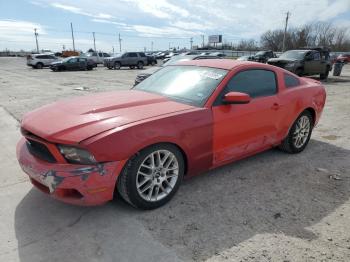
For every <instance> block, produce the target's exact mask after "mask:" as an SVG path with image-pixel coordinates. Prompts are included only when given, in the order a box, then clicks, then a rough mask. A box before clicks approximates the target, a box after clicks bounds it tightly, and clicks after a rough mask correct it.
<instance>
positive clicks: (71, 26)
mask: <svg viewBox="0 0 350 262" xmlns="http://www.w3.org/2000/svg"><path fill="white" fill-rule="evenodd" d="M70 30H71V31H72V41H73V51H75V44H74V33H73V24H72V22H71V23H70Z"/></svg>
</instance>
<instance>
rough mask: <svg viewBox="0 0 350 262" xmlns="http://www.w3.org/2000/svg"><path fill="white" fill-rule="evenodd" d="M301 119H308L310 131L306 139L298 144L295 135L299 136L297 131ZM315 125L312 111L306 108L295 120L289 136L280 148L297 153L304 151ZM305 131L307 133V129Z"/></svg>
mask: <svg viewBox="0 0 350 262" xmlns="http://www.w3.org/2000/svg"><path fill="white" fill-rule="evenodd" d="M301 119H307V120H308V123H309V128H308V129H309V131H308V134H307V137H306V136H305V138H306V140H305V141H303V142H302V144H301V145H297V140H296V139H295V136H297V135H296V134H295V133H296V132H297V129H298V127H299V126H298V125H299V124H300V122H299V121H301ZM313 127H314V119H313V117H312V115H311V113H310V112H309V111H307V110H306V111H304V112H303V113H301V114H300V115H299V116H298V118H297V119H296V120H295V122H294V123H293V125H292V127H291V129H290V130H289V133H288V135H287V137H286V138H285V139H284V140H283V141H282V143H281V144H280V146H279V148H280V149H281V150H282V151H284V152H287V153H290V154H297V153H300V152H302V151H303V150H304V149H305V147H306V146H307V145H308V143H309V141H310V137H311V133H312V129H313ZM303 132H304V134H305V131H303Z"/></svg>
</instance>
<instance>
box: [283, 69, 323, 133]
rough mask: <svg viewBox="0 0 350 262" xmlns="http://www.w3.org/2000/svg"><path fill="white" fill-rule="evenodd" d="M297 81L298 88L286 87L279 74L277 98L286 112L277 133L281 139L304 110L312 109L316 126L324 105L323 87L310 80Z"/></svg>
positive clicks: (301, 79)
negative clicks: (298, 82) (298, 83)
mask: <svg viewBox="0 0 350 262" xmlns="http://www.w3.org/2000/svg"><path fill="white" fill-rule="evenodd" d="M299 79H300V85H299V86H297V87H286V86H285V84H284V74H283V73H282V74H280V81H279V83H280V92H279V97H280V99H281V101H282V106H283V109H284V111H285V112H286V116H285V121H284V122H283V125H282V126H281V129H280V133H279V136H280V138H281V139H284V137H286V135H287V134H288V132H289V129H290V128H291V126H292V125H293V123H294V122H295V120H296V119H297V118H298V116H299V115H300V114H301V113H302V112H303V111H304V110H305V109H308V108H311V109H313V111H314V112H315V119H314V124H315V125H317V123H318V121H319V119H320V117H321V114H322V111H323V108H324V105H325V101H326V91H325V88H324V86H323V85H322V84H321V83H320V82H319V81H317V80H314V79H311V78H304V77H302V78H299Z"/></svg>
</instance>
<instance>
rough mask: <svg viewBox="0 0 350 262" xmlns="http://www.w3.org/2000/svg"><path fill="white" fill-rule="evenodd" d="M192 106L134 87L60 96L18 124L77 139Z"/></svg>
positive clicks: (63, 139)
mask: <svg viewBox="0 0 350 262" xmlns="http://www.w3.org/2000/svg"><path fill="white" fill-rule="evenodd" d="M190 109H194V107H193V106H190V105H186V104H182V103H178V102H175V101H172V100H169V99H168V98H166V97H163V96H160V95H156V94H151V93H147V92H142V91H137V90H127V91H115V92H107V93H100V94H96V95H88V96H83V97H78V98H73V99H67V100H62V101H59V102H56V103H53V104H49V105H46V106H44V107H41V108H39V109H36V110H34V111H32V112H30V113H28V114H26V115H25V116H24V117H23V119H22V124H21V127H22V128H23V129H24V130H26V131H27V132H30V133H32V134H34V135H36V136H39V137H41V138H43V139H45V140H47V141H51V142H55V143H68V144H71V143H79V142H81V141H82V140H85V139H87V138H89V137H92V136H94V135H97V134H99V133H102V132H104V131H107V130H110V129H113V128H117V127H122V126H124V125H127V124H130V123H133V122H137V121H141V120H145V119H150V118H154V117H159V116H164V115H167V114H171V113H174V112H179V111H185V110H190Z"/></svg>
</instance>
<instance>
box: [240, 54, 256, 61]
mask: <svg viewBox="0 0 350 262" xmlns="http://www.w3.org/2000/svg"><path fill="white" fill-rule="evenodd" d="M253 59H254V58H253V56H251V55H244V56H241V57H238V58H237V59H236V60H237V61H254V60H253Z"/></svg>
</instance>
